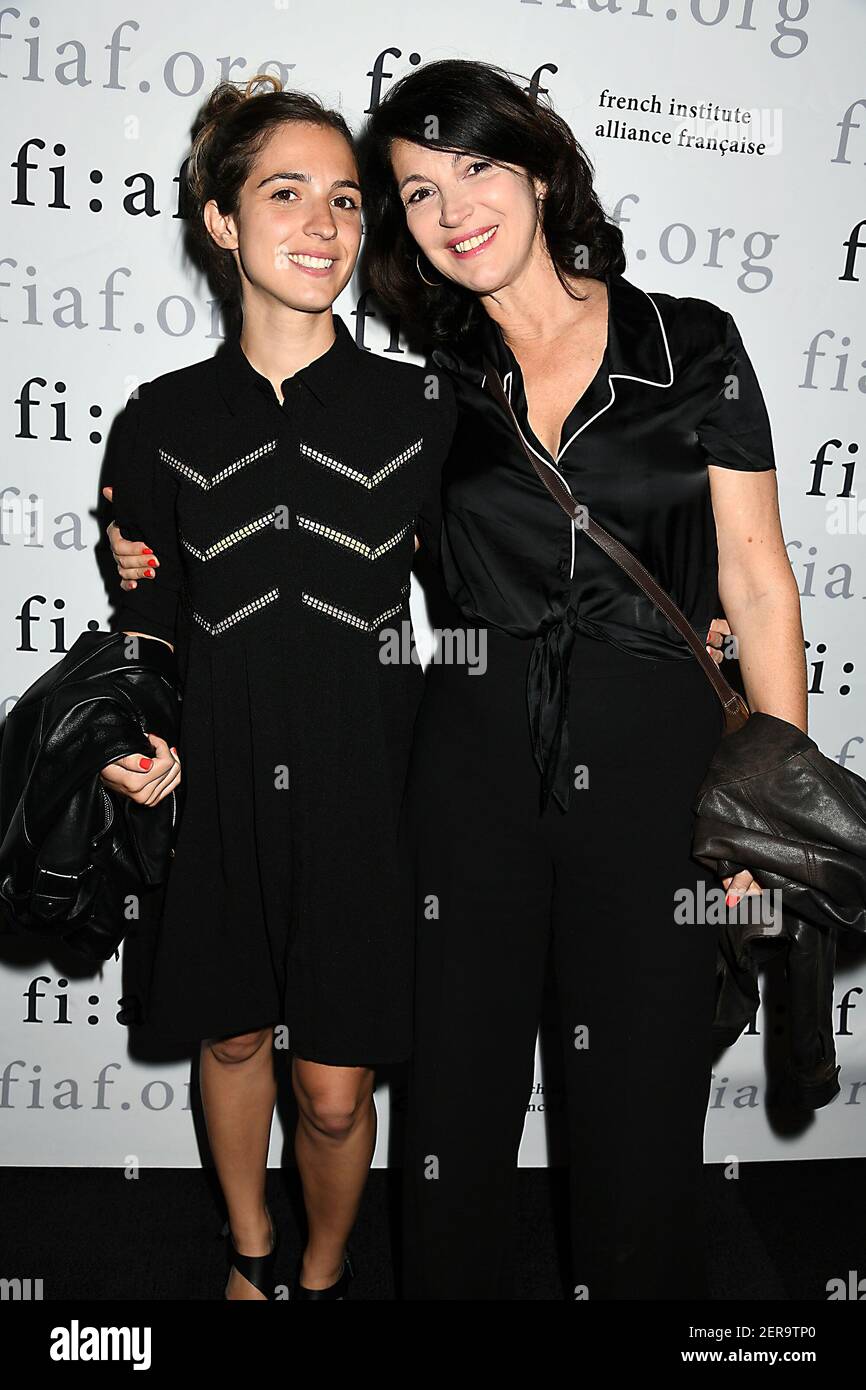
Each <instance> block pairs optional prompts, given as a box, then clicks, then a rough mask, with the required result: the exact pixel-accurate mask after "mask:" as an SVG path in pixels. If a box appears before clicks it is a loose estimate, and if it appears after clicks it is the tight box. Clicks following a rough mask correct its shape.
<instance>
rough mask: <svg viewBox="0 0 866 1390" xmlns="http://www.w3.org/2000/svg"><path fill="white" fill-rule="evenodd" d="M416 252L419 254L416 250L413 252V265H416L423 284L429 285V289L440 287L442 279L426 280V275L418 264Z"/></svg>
mask: <svg viewBox="0 0 866 1390" xmlns="http://www.w3.org/2000/svg"><path fill="white" fill-rule="evenodd" d="M418 254H419V253H418V252H417V251H416V252H415V265H416V267H417V270H418V274H419V275H420V276H421V279H422V280H423V281H424V284H425V285H429V286H430V287H431V289H434V290H438V289H439V287H440V286H441V284H442V281H441V280H428V279H427V276H426V275H425V274H424V272H423V270H422V269H421V266H420V264H419V262H418Z"/></svg>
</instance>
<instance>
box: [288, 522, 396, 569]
mask: <svg viewBox="0 0 866 1390" xmlns="http://www.w3.org/2000/svg"><path fill="white" fill-rule="evenodd" d="M297 521H298V525H299V526H300V527H301V529H302V530H304V531H311V532H312V533H313V534H314V535H316V536H324V538H325V540H328V541H334V542H335V543H336V544H337V545H342V546H345V547H346V549H347V550H354V551H355V553H356V554H357V555H362V556H363V557H364V559H365V560H381V558H382V556H383V555H387V553H388V551H389V550H393V549H394V546H395V545H399V543H400V541H402V539H403V537H404V536H406V535H408V533H409V531H410V530H411V528H412V523H411V522H409V523H408V524H407V525H406V526H404V527H402V528H401V530H399V531H397V532H396V533H395V534H394V535H393V536H391V537H389V539H388V540H386V541H382V543H381V545H367V544H366V542H365V541H362V540H359V539H358V537H357V536H350V535H349V534H348V533H347V532H346V531H338V530H336V528H335V527H333V526H326V525H325V524H324V522H321V521H313V519H312V517H309V516H298V518H297Z"/></svg>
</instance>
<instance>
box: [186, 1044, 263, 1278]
mask: <svg viewBox="0 0 866 1390" xmlns="http://www.w3.org/2000/svg"><path fill="white" fill-rule="evenodd" d="M272 1042H273V1029H272V1028H261V1029H259V1030H257V1031H256V1032H255V1033H242V1034H240V1035H238V1036H237V1037H233V1038H217V1039H213V1038H211V1039H208V1040H207V1041H205V1042H203V1043H202V1047H201V1072H200V1076H201V1094H202V1102H203V1105H204V1112H205V1121H206V1123H207V1132H208V1138H209V1140H210V1146H211V1151H212V1153H213V1156H214V1162H215V1164H216V1169H217V1174H218V1176H219V1180H220V1184H221V1186H222V1190H223V1195H224V1196H225V1199H226V1206H227V1207H228V1216H229V1225H230V1227H231V1231H232V1238H233V1240H234V1243H235V1246H236V1247H237V1250H238V1252H239V1253H240V1254H241V1255H267V1254H268V1252H269V1251H270V1249H271V1227H270V1222H269V1221H268V1215H267V1211H266V1208H265V1178H266V1175H267V1164H268V1142H269V1140H270V1133H271V1122H272V1119H273V1113H274V1105H275V1103H276V1095H277V1086H276V1078H275V1076H274V1061H273V1049H272ZM226 1297H227V1298H229V1299H264V1294H262V1293H260V1292H259V1290H258V1289H256V1288H254V1287H253V1285H252V1284H251V1283H250V1282H249V1280H248V1279H245V1278H244V1276H243V1275H242V1274H239V1273H238V1271H237V1270H236V1269H234V1268H233V1269H232V1271H231V1274H230V1275H229V1281H228V1284H227V1285H226Z"/></svg>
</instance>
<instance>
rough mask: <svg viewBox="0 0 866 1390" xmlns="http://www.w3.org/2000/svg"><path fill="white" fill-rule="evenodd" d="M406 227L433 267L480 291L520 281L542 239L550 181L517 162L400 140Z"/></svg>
mask: <svg viewBox="0 0 866 1390" xmlns="http://www.w3.org/2000/svg"><path fill="white" fill-rule="evenodd" d="M391 168H392V170H393V172H394V178H395V180H396V183H397V190H398V193H399V196H400V201H401V202H402V203H403V206H404V208H405V211H406V226H407V228H408V230H409V231H410V232H411V234H412V236H413V237H414V238H415V240H416V241H417V243H418V246H419V247H420V249H421V250H422V251H423V252H424V255H425V256H426V257H427V259H428V260H429V261H430V263H431V265H433V266H435V268H436V269H437V270H438V271H440V272H441V274H442V275H446V276H447V277H448V278H449V279H450V280H454V281H455V282H456V283H457V284H459V285H463V286H464V287H465V288H466V289H469V290H472V291H473V292H474V293H476V294H490V293H494V292H495V291H496V290H499V289H502V287H503V286H505V285H509V284H511V283H512V281H514V280H515V279H516V278H517V277H518V275H519V274H520V272H521V271H522V270H523V269H524V268H525V267H526V265H527V263H528V261H529V259H530V257H531V256H532V254H533V251H534V248H535V247H536V246H540V244H541V228H540V225H539V221H538V207H537V202H536V198H537V196H538V195H539V194H540V193H541V191H542V185H541V184H539V183H537V181H535V180H532V179H530V177H529V176H528V174H527V173H526V170H525V169H521V168H519V167H518V166H517V165H514V164H503V163H496V164H494V163H493V161H492V160H489V159H486V158H484V157H483V156H481V155H473V154H462V153H458V154H454V153H451V152H449V151H447V150H438V149H433V148H432V147H431V146H429V145H416V144H414V143H412V142H411V141H409V140H394V141H393V143H392V145H391Z"/></svg>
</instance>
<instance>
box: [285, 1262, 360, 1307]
mask: <svg viewBox="0 0 866 1390" xmlns="http://www.w3.org/2000/svg"><path fill="white" fill-rule="evenodd" d="M303 1262H304V1261H303V1256H302V1257H301V1260H300V1263H299V1264H298V1274H297V1278H296V1280H295V1289H294V1293H293V1294H292V1298H293V1299H295V1298H343V1299H345V1298H348V1297H349V1282H350V1280H352V1279H354V1277H355V1269H354V1266H353V1264H352V1257H351V1255H350V1254H349V1252H348V1250H347V1251H346V1255H345V1258H344V1260H343V1268H342V1270H341V1272H340V1277H339V1279H338V1280H337V1282H336V1284H329V1285H328V1287H327V1288H326V1289H306V1288H304V1285H303V1284H302V1283H301V1268H302V1266H303Z"/></svg>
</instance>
